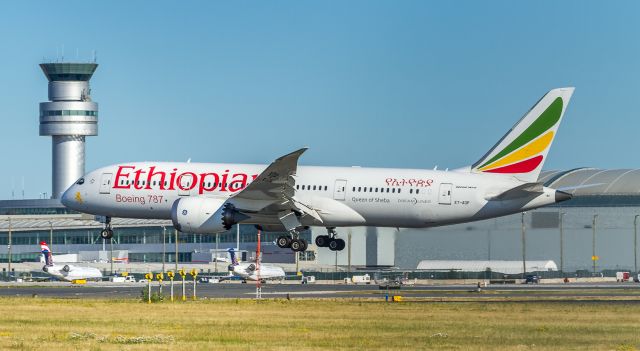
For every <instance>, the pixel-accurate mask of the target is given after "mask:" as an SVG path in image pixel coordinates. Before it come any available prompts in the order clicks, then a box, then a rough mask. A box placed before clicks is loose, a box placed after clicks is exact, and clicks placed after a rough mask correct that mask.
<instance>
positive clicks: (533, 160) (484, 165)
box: [471, 88, 574, 182]
mask: <svg viewBox="0 0 640 351" xmlns="http://www.w3.org/2000/svg"><path fill="white" fill-rule="evenodd" d="M573 90H574V88H559V89H553V90H551V91H549V92H548V93H547V94H546V95H545V96H543V97H542V99H540V101H538V103H536V104H535V105H534V106H533V107H532V108H531V109H530V110H529V112H527V113H526V114H525V115H524V117H522V119H520V121H518V123H516V125H515V126H513V128H511V130H509V131H508V132H507V134H505V135H504V136H503V137H502V139H500V141H498V143H497V144H495V145H494V146H493V147H492V148H491V150H489V152H487V153H486V154H485V155H484V156H483V157H482V158H481V159H480V160H479V161H478V162H476V163H474V164H473V166H471V171H472V172H474V173H502V174H510V175H513V176H514V177H516V178H517V179H519V180H521V181H524V182H535V181H537V179H538V176H539V175H540V171H541V170H542V166H543V165H544V160H545V158H546V157H547V153H548V152H549V149H550V148H551V144H552V143H553V139H554V137H555V136H556V132H557V131H558V127H559V126H560V122H561V121H562V116H563V115H564V111H565V110H566V108H567V105H568V104H569V100H570V99H571V95H572V94H573Z"/></svg>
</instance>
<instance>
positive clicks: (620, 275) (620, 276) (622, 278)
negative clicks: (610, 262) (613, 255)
mask: <svg viewBox="0 0 640 351" xmlns="http://www.w3.org/2000/svg"><path fill="white" fill-rule="evenodd" d="M630 277H631V274H630V273H629V272H616V281H617V282H619V283H622V282H628V281H629V278H630Z"/></svg>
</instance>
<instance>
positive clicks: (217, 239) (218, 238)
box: [214, 233, 220, 273]
mask: <svg viewBox="0 0 640 351" xmlns="http://www.w3.org/2000/svg"><path fill="white" fill-rule="evenodd" d="M219 244H220V234H219V233H216V260H215V262H214V264H215V271H216V273H218V245H219Z"/></svg>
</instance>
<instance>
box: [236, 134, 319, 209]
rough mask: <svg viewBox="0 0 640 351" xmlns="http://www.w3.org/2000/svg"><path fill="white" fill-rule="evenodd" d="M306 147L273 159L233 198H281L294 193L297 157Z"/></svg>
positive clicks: (291, 195)
mask: <svg viewBox="0 0 640 351" xmlns="http://www.w3.org/2000/svg"><path fill="white" fill-rule="evenodd" d="M305 151H307V148H306V147H305V148H302V149H300V150H296V151H294V152H292V153H289V154H287V155H284V156H282V157H279V158H277V159H276V160H275V161H273V162H272V163H271V164H270V165H269V166H268V167H267V168H266V169H265V170H264V171H262V173H260V175H258V177H257V178H256V179H255V180H254V181H253V182H251V184H249V185H248V186H247V187H246V188H245V189H244V190H242V191H241V192H239V193H238V194H236V196H234V197H235V198H244V199H249V200H275V201H277V200H283V199H286V198H287V197H293V196H294V195H295V179H294V178H293V176H295V174H296V171H297V169H298V159H299V158H300V156H301V155H302V154H303V153H304V152H305Z"/></svg>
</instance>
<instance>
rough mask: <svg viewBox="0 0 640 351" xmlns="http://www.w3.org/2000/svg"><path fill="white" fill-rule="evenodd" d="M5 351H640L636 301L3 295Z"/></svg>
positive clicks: (0, 329) (1, 341)
mask: <svg viewBox="0 0 640 351" xmlns="http://www.w3.org/2000/svg"><path fill="white" fill-rule="evenodd" d="M0 304H1V305H2V314H1V315H0V349H2V350H5V349H8V350H11V349H13V350H143V349H153V350H216V349H220V350H256V349H266V350H272V349H276V350H334V349H352V350H361V349H367V350H374V349H376V350H401V349H406V350H416V349H423V350H426V349H428V350H433V349H435V350H438V349H442V350H636V349H637V348H638V347H640V304H638V303H633V302H631V303H630V302H599V303H582V302H490V303H482V302H459V303H434V302H402V303H383V302H378V301H372V300H360V301H359V300H292V301H286V300H263V301H261V302H260V303H256V302H255V301H252V300H209V301H196V302H187V303H170V302H164V303H157V304H151V305H148V304H146V303H142V302H137V301H124V300H105V299H102V300H69V299H41V298H0Z"/></svg>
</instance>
